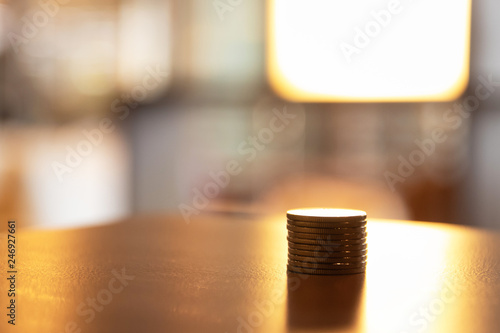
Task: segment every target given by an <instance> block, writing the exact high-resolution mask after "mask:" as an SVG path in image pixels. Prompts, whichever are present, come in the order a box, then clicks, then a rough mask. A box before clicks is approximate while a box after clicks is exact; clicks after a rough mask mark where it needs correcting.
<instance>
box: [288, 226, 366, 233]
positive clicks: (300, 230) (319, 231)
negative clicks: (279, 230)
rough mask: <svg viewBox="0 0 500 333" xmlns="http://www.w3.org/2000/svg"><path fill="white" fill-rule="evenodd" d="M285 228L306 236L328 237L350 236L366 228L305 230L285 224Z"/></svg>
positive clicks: (305, 228) (304, 228)
mask: <svg viewBox="0 0 500 333" xmlns="http://www.w3.org/2000/svg"><path fill="white" fill-rule="evenodd" d="M286 228H287V229H288V230H290V231H293V232H303V233H307V234H328V235H350V234H353V233H360V232H366V227H356V228H307V227H296V226H293V225H289V224H287V226H286Z"/></svg>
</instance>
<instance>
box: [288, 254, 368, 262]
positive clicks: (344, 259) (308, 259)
mask: <svg viewBox="0 0 500 333" xmlns="http://www.w3.org/2000/svg"><path fill="white" fill-rule="evenodd" d="M367 258H368V256H366V255H362V256H358V257H333V258H319V257H304V256H297V255H294V254H290V253H289V254H288V260H296V261H301V262H310V263H313V262H317V263H336V262H359V261H366V259H367Z"/></svg>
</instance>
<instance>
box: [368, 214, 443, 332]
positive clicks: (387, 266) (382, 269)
mask: <svg viewBox="0 0 500 333" xmlns="http://www.w3.org/2000/svg"><path fill="white" fill-rule="evenodd" d="M368 233H369V235H368V239H367V242H368V244H369V252H368V262H369V264H368V267H367V273H366V275H367V279H366V299H365V302H366V306H365V309H366V313H365V316H364V319H365V321H366V322H365V324H366V332H379V331H378V330H377V329H375V328H380V327H384V328H386V331H387V332H405V331H408V332H409V331H411V330H414V329H415V327H413V326H412V325H414V324H412V320H413V321H414V320H415V318H414V317H412V316H414V313H415V311H418V310H419V308H424V307H425V306H428V305H429V303H432V302H433V300H434V299H435V298H436V297H437V296H439V292H440V290H442V289H443V288H444V287H445V286H443V285H442V283H443V279H441V278H439V277H440V276H441V275H442V274H443V271H444V269H445V267H446V266H447V263H448V262H449V255H450V251H451V250H452V248H451V235H450V233H449V230H448V229H446V228H442V227H441V226H440V225H439V224H435V225H430V224H429V225H425V226H424V225H419V227H418V228H417V227H416V224H410V223H406V224H403V223H383V222H381V221H378V222H377V223H376V225H373V224H372V225H371V227H370V226H369V232H368ZM394 271H397V272H400V274H399V276H397V277H396V276H395V275H394V274H389V272H394ZM389 295H393V296H394V297H392V298H391V297H389ZM436 295H437V296H436ZM402 296H403V298H404V299H405V301H404V302H401V299H402ZM388 308H390V309H391V311H378V309H388Z"/></svg>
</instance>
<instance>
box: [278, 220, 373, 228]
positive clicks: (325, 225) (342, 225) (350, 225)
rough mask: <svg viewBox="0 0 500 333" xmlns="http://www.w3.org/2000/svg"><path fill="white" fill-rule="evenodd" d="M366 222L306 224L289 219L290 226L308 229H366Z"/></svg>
mask: <svg viewBox="0 0 500 333" xmlns="http://www.w3.org/2000/svg"><path fill="white" fill-rule="evenodd" d="M366 223H367V222H366V221H362V222H304V221H295V220H290V219H287V224H288V225H293V226H296V227H308V228H334V229H335V228H356V227H365V226H366Z"/></svg>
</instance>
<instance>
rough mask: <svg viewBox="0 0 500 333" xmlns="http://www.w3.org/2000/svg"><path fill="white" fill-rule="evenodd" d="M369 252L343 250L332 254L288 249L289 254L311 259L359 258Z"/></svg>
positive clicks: (364, 250)
mask: <svg viewBox="0 0 500 333" xmlns="http://www.w3.org/2000/svg"><path fill="white" fill-rule="evenodd" d="M367 252H368V251H367V250H366V249H363V250H341V251H331V252H317V251H305V250H296V249H292V248H290V247H288V253H289V254H293V255H297V256H304V257H311V258H337V257H359V256H364V255H366V253H367Z"/></svg>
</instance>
